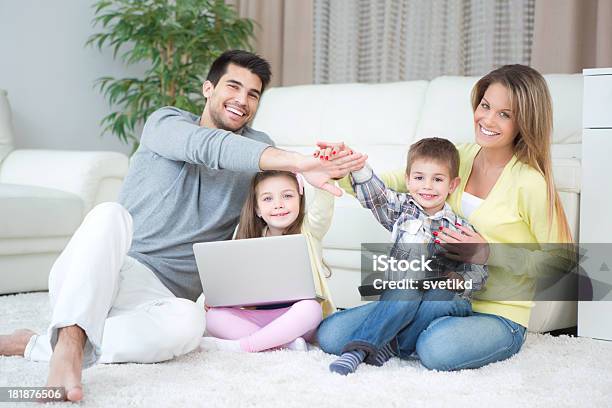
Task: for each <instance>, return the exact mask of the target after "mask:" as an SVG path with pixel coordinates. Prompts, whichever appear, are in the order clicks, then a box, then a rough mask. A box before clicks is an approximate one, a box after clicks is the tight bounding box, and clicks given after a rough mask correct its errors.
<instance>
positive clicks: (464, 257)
mask: <svg viewBox="0 0 612 408" xmlns="http://www.w3.org/2000/svg"><path fill="white" fill-rule="evenodd" d="M455 225H456V226H457V228H458V229H459V230H460V231H461V232H460V233H459V232H455V231H453V230H451V229H449V228H442V230H440V231H439V232H438V233H437V234H436V243H438V244H439V245H440V246H441V247H442V248H444V249H445V250H446V251H447V252H446V253H445V254H444V256H446V257H447V258H449V259H452V260H455V261H459V262H466V263H472V264H478V265H484V264H486V263H487V260H488V259H489V252H490V250H489V244H488V243H487V241H486V240H485V239H484V238H483V237H482V235H480V234H479V233H477V232H475V231H473V230H472V229H471V228H466V227H464V226H462V225H459V224H455ZM464 244H466V245H464Z"/></svg>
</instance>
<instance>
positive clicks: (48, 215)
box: [0, 183, 83, 239]
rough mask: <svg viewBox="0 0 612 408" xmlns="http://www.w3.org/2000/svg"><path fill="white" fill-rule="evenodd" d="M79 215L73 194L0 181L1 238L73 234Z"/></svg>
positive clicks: (80, 206) (79, 206)
mask: <svg viewBox="0 0 612 408" xmlns="http://www.w3.org/2000/svg"><path fill="white" fill-rule="evenodd" d="M9 215H10V216H9ZM82 217H83V201H82V200H81V199H80V198H79V197H78V196H77V195H75V194H71V193H66V192H63V191H59V190H53V189H50V188H43V187H33V186H23V185H17V184H4V183H0V239H5V238H32V237H57V236H67V235H72V233H74V231H75V230H76V229H77V227H78V226H79V224H80V223H81V220H82Z"/></svg>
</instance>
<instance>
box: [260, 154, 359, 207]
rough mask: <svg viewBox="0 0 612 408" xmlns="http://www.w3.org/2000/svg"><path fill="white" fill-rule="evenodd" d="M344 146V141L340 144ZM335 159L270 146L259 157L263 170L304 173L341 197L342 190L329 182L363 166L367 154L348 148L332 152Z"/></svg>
mask: <svg viewBox="0 0 612 408" xmlns="http://www.w3.org/2000/svg"><path fill="white" fill-rule="evenodd" d="M338 145H342V146H344V144H343V143H341V144H338ZM332 156H334V160H321V159H318V158H315V157H313V156H305V155H303V154H300V153H297V152H291V151H286V150H281V149H277V148H275V147H272V146H270V147H268V148H267V149H265V150H264V151H263V153H262V154H261V157H260V158H259V168H260V169H261V170H286V171H293V172H296V173H302V175H303V176H304V178H305V179H306V181H307V182H308V183H310V184H312V185H313V186H314V187H317V188H320V189H323V190H326V191H329V192H330V193H331V194H333V195H335V196H338V197H340V196H341V195H342V190H341V189H339V188H338V187H336V186H334V185H332V184H328V183H327V182H328V181H329V180H331V179H335V178H342V177H344V176H345V175H347V174H348V173H349V172H351V171H354V170H357V169H360V168H362V167H363V166H364V165H365V162H366V160H367V158H368V157H367V156H366V155H363V154H359V153H352V154H351V152H350V151H348V150H346V149H344V150H343V151H339V152H337V153H336V154H332Z"/></svg>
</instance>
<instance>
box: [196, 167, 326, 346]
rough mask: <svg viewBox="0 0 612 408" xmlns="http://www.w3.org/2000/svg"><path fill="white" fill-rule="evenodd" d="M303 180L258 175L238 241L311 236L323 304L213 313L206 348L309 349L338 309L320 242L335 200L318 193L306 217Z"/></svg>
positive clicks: (280, 174) (283, 174) (213, 310)
mask: <svg viewBox="0 0 612 408" xmlns="http://www.w3.org/2000/svg"><path fill="white" fill-rule="evenodd" d="M298 177H299V176H296V175H295V174H293V173H290V172H287V171H276V170H274V171H264V172H260V173H257V174H256V175H255V177H253V181H252V182H251V186H250V191H249V195H248V198H247V201H246V202H245V204H244V207H243V208H242V213H241V214H240V224H239V226H238V231H237V233H236V239H246V238H259V237H272V236H279V235H289V234H300V233H301V234H304V235H306V238H307V242H308V251H309V253H310V260H311V263H312V271H313V274H314V282H315V289H316V293H317V298H320V299H322V302H321V303H319V301H318V300H315V299H307V300H300V301H297V302H295V303H293V304H291V305H282V306H281V307H278V308H265V309H264V308H254V309H244V308H239V307H217V308H210V309H209V310H208V313H207V316H206V327H207V331H208V333H209V334H210V335H211V336H214V337H204V338H203V339H202V343H201V348H203V349H206V350H214V349H218V350H227V351H242V352H257V351H262V350H269V349H272V348H279V347H281V348H282V347H286V348H289V349H293V350H306V349H307V346H306V341H309V340H310V339H312V338H313V336H314V333H315V331H316V329H317V327H318V326H319V323H320V322H321V320H322V317H323V315H329V314H331V313H332V312H333V310H334V309H335V308H334V306H333V304H332V301H331V297H330V294H329V289H328V287H327V283H326V277H325V268H324V266H323V263H322V259H321V239H322V238H323V236H324V235H325V233H326V232H327V230H328V229H329V226H330V224H331V219H332V216H333V208H334V198H333V196H332V195H331V194H329V193H327V192H325V191H322V190H320V189H315V190H314V191H313V194H314V196H313V200H312V202H311V203H310V206H309V209H308V213H305V211H304V208H305V200H304V194H303V186H302V183H301V180H300V179H299V178H298Z"/></svg>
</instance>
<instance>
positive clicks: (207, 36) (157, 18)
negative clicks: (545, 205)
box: [86, 0, 253, 151]
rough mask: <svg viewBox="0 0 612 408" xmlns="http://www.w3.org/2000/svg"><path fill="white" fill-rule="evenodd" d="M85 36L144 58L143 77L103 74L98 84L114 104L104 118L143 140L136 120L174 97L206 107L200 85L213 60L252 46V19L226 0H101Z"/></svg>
mask: <svg viewBox="0 0 612 408" xmlns="http://www.w3.org/2000/svg"><path fill="white" fill-rule="evenodd" d="M93 7H94V8H95V18H94V20H93V22H94V25H100V26H101V27H102V29H103V31H102V32H100V33H96V34H93V35H92V36H90V37H89V39H88V40H87V43H86V44H87V45H88V46H96V47H98V49H102V47H105V46H110V47H112V48H113V51H114V53H113V56H114V58H117V56H118V55H120V56H121V58H122V59H123V61H124V62H125V63H126V64H128V65H129V64H135V63H138V62H146V63H147V64H148V65H149V66H150V68H148V69H147V70H146V72H145V75H144V78H120V79H117V78H113V77H102V78H99V79H98V80H97V81H96V86H97V87H98V88H99V90H100V91H101V92H102V93H103V94H104V96H105V98H106V99H107V101H108V103H109V104H110V106H111V107H112V108H113V109H116V110H114V111H113V112H111V113H110V114H109V115H107V116H105V117H104V118H103V119H102V121H101V124H102V127H103V130H102V132H107V131H109V132H111V133H113V134H114V135H115V136H117V137H118V138H119V139H120V140H121V141H123V142H124V143H126V144H128V143H131V144H132V148H133V151H134V150H136V148H137V147H138V137H137V135H136V134H135V129H136V127H137V125H139V124H142V123H144V121H145V120H146V118H147V117H148V116H149V115H150V114H151V113H152V112H153V111H155V110H156V109H158V108H160V107H162V106H167V105H172V106H176V107H178V108H181V109H185V110H188V111H191V112H194V113H201V112H202V109H203V98H202V95H201V93H199V92H198V91H199V90H200V89H201V86H202V83H203V81H204V79H205V78H204V76H205V75H206V73H207V72H208V69H209V67H210V65H211V64H212V62H213V61H214V60H215V59H216V58H217V57H218V56H219V55H220V54H221V53H222V52H224V51H226V50H228V49H235V48H241V49H249V50H250V49H251V47H250V44H249V41H250V40H251V39H252V38H253V22H252V21H251V20H249V19H244V18H239V17H238V15H237V12H236V10H235V9H234V8H233V7H232V6H229V5H227V4H225V2H224V1H223V0H174V1H173V0H100V1H98V2H96V3H95V4H94V6H93Z"/></svg>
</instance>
